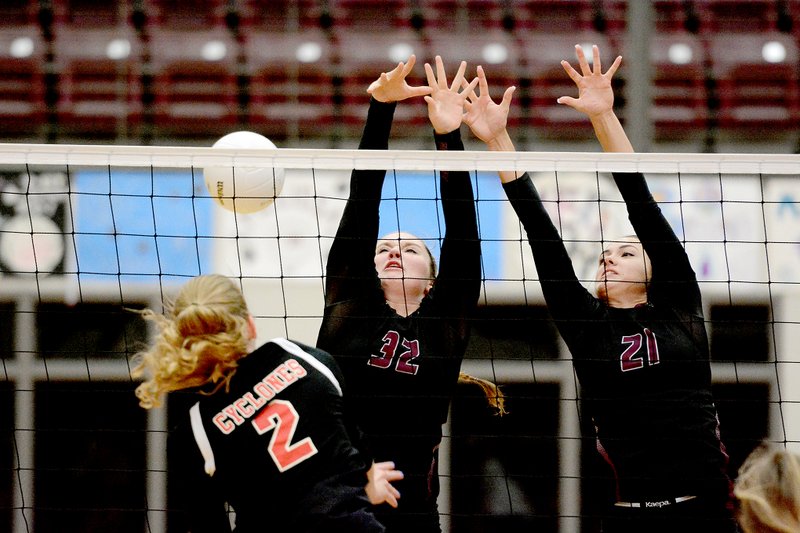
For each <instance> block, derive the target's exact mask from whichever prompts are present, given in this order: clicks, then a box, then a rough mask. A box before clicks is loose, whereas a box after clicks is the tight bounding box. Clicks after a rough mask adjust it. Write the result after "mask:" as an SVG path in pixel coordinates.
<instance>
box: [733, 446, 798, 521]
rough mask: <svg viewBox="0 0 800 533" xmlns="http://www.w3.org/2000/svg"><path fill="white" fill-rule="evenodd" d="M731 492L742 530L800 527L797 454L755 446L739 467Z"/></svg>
mask: <svg viewBox="0 0 800 533" xmlns="http://www.w3.org/2000/svg"><path fill="white" fill-rule="evenodd" d="M733 493H734V495H735V496H736V498H737V500H738V503H739V511H738V518H739V524H740V525H741V526H742V530H743V531H745V533H756V532H758V533H762V532H763V533H797V532H798V531H800V456H798V455H795V454H793V453H790V452H788V451H786V450H782V449H774V448H770V447H767V446H762V447H760V448H757V449H756V450H755V451H754V452H753V453H751V454H750V456H749V457H748V458H747V460H746V461H745V462H744V464H743V465H742V467H741V468H740V469H739V476H738V477H737V479H736V483H735V485H734V490H733Z"/></svg>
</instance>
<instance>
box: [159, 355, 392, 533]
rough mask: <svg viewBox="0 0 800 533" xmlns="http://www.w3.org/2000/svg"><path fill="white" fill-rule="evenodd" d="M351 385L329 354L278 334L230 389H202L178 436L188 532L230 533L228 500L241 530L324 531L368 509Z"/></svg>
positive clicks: (175, 452) (244, 363) (245, 363)
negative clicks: (346, 406) (348, 407)
mask: <svg viewBox="0 0 800 533" xmlns="http://www.w3.org/2000/svg"><path fill="white" fill-rule="evenodd" d="M342 386H343V379H342V376H341V371H340V370H339V368H338V366H337V365H336V362H335V360H334V359H333V358H332V357H331V356H330V355H328V354H327V353H325V352H323V351H321V350H317V349H315V348H310V347H308V346H303V345H300V344H296V343H293V342H291V341H287V340H286V339H274V340H273V341H271V342H268V343H266V344H264V345H263V346H261V347H260V348H258V349H257V350H255V351H253V352H252V353H250V354H249V355H247V356H246V357H245V358H243V359H242V360H241V361H240V362H239V367H238V369H237V371H236V373H235V374H234V376H233V378H232V379H231V382H230V390H229V391H228V392H225V390H220V391H217V392H216V393H214V394H212V395H209V396H206V395H203V396H200V395H196V396H197V398H198V401H197V402H196V403H195V404H194V405H193V406H192V407H191V409H189V410H186V411H184V412H183V413H182V415H181V416H180V419H179V424H178V427H177V429H176V430H175V431H174V432H173V433H172V435H171V436H170V442H169V444H170V447H171V450H170V460H171V461H177V465H175V472H176V474H177V476H176V477H175V478H171V479H170V481H171V482H174V483H176V484H178V487H177V490H176V491H174V494H176V495H177V496H178V497H179V498H181V502H180V505H179V506H178V507H179V508H180V509H181V511H182V513H180V521H183V522H185V529H184V530H190V531H192V533H198V532H220V531H230V526H229V521H228V516H227V513H226V510H225V503H226V502H228V503H229V504H230V505H231V506H232V507H233V509H234V510H235V512H236V531H237V533H247V532H251V531H266V530H267V529H269V530H270V531H272V530H273V529H274V530H276V531H278V530H286V531H289V530H290V529H288V528H292V529H291V530H292V531H310V530H316V528H320V527H323V528H324V525H325V523H326V521H328V520H334V519H336V517H337V516H341V515H346V514H348V513H351V512H358V510H359V509H366V508H367V507H368V506H369V502H368V501H367V499H366V493H365V492H364V485H366V461H365V460H364V457H363V456H362V455H361V454H359V452H358V451H357V450H356V448H354V446H353V443H352V442H351V437H350V434H349V432H348V424H347V423H346V421H345V418H344V415H343V412H342V408H343V405H342V404H343V401H342ZM210 474H211V475H210ZM373 520H374V517H373ZM284 528H286V529H284ZM366 530H368V529H365V531H366ZM376 530H378V531H380V530H382V529H373V530H372V531H376Z"/></svg>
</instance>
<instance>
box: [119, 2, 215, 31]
mask: <svg viewBox="0 0 800 533" xmlns="http://www.w3.org/2000/svg"><path fill="white" fill-rule="evenodd" d="M143 2H144V11H145V14H146V15H147V23H148V26H150V27H161V28H165V29H173V30H194V29H205V30H208V29H212V28H224V27H225V24H226V22H225V16H226V15H227V13H228V9H229V2H228V0H192V1H191V2H187V1H186V0H143ZM111 3H112V4H113V2H111Z"/></svg>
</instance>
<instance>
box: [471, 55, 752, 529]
mask: <svg viewBox="0 0 800 533" xmlns="http://www.w3.org/2000/svg"><path fill="white" fill-rule="evenodd" d="M576 48H577V50H576V51H577V54H578V60H579V63H580V68H581V71H582V74H579V73H578V72H577V71H575V70H574V69H573V68H572V67H571V66H570V65H569V63H568V62H566V61H564V62H562V65H563V66H564V68H565V70H566V71H567V73H568V74H569V76H570V77H571V78H572V79H573V80H574V81H575V83H576V84H577V86H578V88H579V98H577V99H575V98H570V97H562V98H560V99H559V103H562V104H565V105H569V106H571V107H573V108H575V109H576V110H578V111H581V112H583V113H585V114H587V115H588V116H589V118H590V119H591V121H592V124H593V126H594V129H595V133H596V134H597V137H598V139H599V140H600V143H601V145H602V146H603V148H604V150H605V151H617V152H632V151H633V147H632V146H631V144H630V142H629V140H628V138H627V136H626V135H625V132H624V130H623V129H622V126H621V125H620V122H619V120H617V117H616V115H615V114H614V111H613V100H614V96H613V91H612V89H611V77H612V76H613V74H614V72H615V71H616V70H617V68H618V66H619V64H620V61H621V58H617V60H616V61H615V62H614V64H613V65H612V66H611V68H609V69H608V72H606V73H605V74H603V73H602V70H601V66H600V55H599V50H598V49H597V47H594V50H593V63H594V64H593V67H590V66H589V63H588V61H587V60H586V58H585V57H584V55H583V52H582V50H581V49H580V48H579V47H576ZM479 79H480V84H479V89H480V96H478V95H477V94H476V93H474V92H473V93H472V94H470V96H469V98H468V103H467V106H466V111H467V116H466V117H465V119H464V121H465V122H466V123H467V124H468V125H469V126H470V128H471V129H472V131H473V133H474V134H475V135H476V136H477V137H479V138H480V139H482V140H484V141H485V142H486V143H487V145H488V147H489V149H490V150H499V151H511V150H513V149H514V146H513V143H512V141H511V139H510V137H509V135H508V133H507V131H506V128H505V123H506V117H507V115H508V106H509V104H510V100H511V92H513V88H509V90H507V91H506V94H505V96H504V99H503V102H502V103H501V104H499V105H498V104H495V103H494V102H492V101H491V99H490V97H489V96H488V89H487V84H486V79H485V75H484V74H483V72H482V70H480V69H479ZM473 113H474V114H475V116H474V117H473V116H472V114H473ZM500 177H501V181H502V182H503V187H504V189H505V192H506V194H507V196H508V198H509V200H510V202H511V205H512V206H513V208H514V210H515V211H516V213H517V215H518V216H519V218H520V221H521V222H522V225H523V226H524V228H525V230H526V232H527V234H528V240H529V242H530V245H531V249H532V251H533V256H534V260H535V263H536V269H537V272H538V276H539V279H540V282H541V285H542V291H543V294H544V297H545V300H546V302H547V306H548V308H549V310H550V314H551V316H552V318H553V320H554V321H555V324H556V326H557V327H558V330H559V332H560V333H561V336H562V337H563V339H564V341H565V342H566V344H567V346H568V347H569V350H570V352H571V353H572V356H573V361H574V366H575V371H576V373H577V375H578V379H579V381H580V384H581V394H582V397H583V400H584V402H585V405H586V406H587V407H588V409H589V412H590V414H591V416H592V421H593V422H594V426H595V430H596V433H595V436H596V440H597V447H598V450H599V451H600V453H601V454H602V455H603V457H604V458H605V459H606V460H607V461H608V463H609V464H610V465H611V467H612V469H613V472H614V474H615V476H616V481H617V485H616V486H617V492H616V495H615V498H616V501H615V504H614V505H613V507H612V508H611V509H609V513H608V516H606V517H604V520H603V532H604V533H607V532H614V533H616V532H629V531H630V532H633V531H636V532H644V531H646V532H648V533H651V532H655V531H658V532H661V531H664V532H667V531H668V532H671V533H674V532H675V531H681V529H680V528H681V527H683V528H684V530H685V531H704V532H733V531H735V528H736V526H735V522H734V520H733V516H732V513H731V511H732V500H731V483H730V479H729V478H728V476H727V473H726V469H727V455H726V453H725V450H724V446H723V445H722V443H721V441H720V437H719V424H718V419H717V412H716V408H715V405H714V399H713V397H712V394H711V370H710V365H709V359H708V339H707V336H706V331H705V326H704V319H703V308H702V302H701V295H700V289H699V287H698V284H697V279H696V276H695V273H694V271H693V270H692V267H691V265H690V263H689V259H688V257H687V255H686V252H685V250H684V249H683V247H682V246H681V243H680V241H679V240H678V239H677V237H676V236H675V234H674V232H673V230H672V228H670V226H669V223H668V222H667V221H666V219H665V218H664V217H663V215H662V214H661V211H660V209H659V207H658V205H657V204H656V202H655V200H654V199H653V197H652V196H651V194H650V192H649V190H648V187H647V183H646V182H645V179H644V177H643V176H642V175H641V174H622V173H614V175H613V177H614V181H615V182H616V184H617V187H618V188H619V191H620V193H621V194H622V197H623V199H624V200H625V203H626V206H627V209H628V215H629V218H630V221H631V224H632V225H633V228H634V230H635V232H636V236H633V237H628V238H622V239H619V240H617V241H614V242H611V243H609V244H608V246H606V248H605V250H604V251H603V253H602V254H601V256H600V260H599V266H598V271H597V277H596V295H595V294H591V293H590V292H589V291H587V290H586V289H585V288H584V287H583V286H582V285H581V283H580V282H579V279H578V277H577V276H576V274H575V272H574V269H573V266H572V262H571V260H570V258H569V256H568V255H567V251H566V249H565V247H564V244H563V242H562V240H561V237H560V236H559V234H558V231H557V229H556V228H555V226H554V225H553V223H552V221H551V219H550V217H549V216H548V214H547V211H546V210H545V208H544V206H543V204H542V201H541V199H540V197H539V194H538V192H537V191H536V188H535V187H534V185H533V182H532V181H531V178H530V177H529V176H528V175H527V173H525V174H522V175H520V173H516V172H513V171H508V172H506V171H502V172H500Z"/></svg>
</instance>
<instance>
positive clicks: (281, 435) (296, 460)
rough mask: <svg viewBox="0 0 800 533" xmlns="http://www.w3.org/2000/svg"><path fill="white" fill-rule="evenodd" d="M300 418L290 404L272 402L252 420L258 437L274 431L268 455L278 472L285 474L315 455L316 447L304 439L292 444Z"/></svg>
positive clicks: (309, 440) (284, 401)
mask: <svg viewBox="0 0 800 533" xmlns="http://www.w3.org/2000/svg"><path fill="white" fill-rule="evenodd" d="M299 420H300V416H299V415H298V414H297V410H296V409H295V408H294V406H293V405H292V403H291V402H287V401H286V400H272V401H271V402H270V403H269V404H268V405H267V406H266V407H264V409H262V410H261V412H260V413H258V415H256V417H255V418H254V419H253V426H254V427H255V428H256V431H258V434H259V435H263V434H264V433H266V432H267V431H271V430H273V429H274V430H275V431H274V432H273V433H272V437H271V438H270V440H269V446H268V448H267V449H268V450H269V454H270V455H271V456H272V460H273V461H274V462H275V466H277V467H278V470H280V471H281V472H285V471H287V470H289V469H290V468H292V467H294V466H297V465H298V464H300V463H302V462H303V461H305V460H306V459H308V458H309V457H311V456H312V455H314V454H316V453H317V447H316V446H314V443H313V442H312V441H311V438H310V437H306V438H304V439H302V440H299V441H297V442H295V443H292V437H294V432H295V430H297V423H298V422H299Z"/></svg>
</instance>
